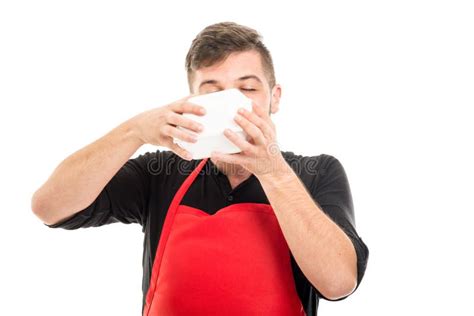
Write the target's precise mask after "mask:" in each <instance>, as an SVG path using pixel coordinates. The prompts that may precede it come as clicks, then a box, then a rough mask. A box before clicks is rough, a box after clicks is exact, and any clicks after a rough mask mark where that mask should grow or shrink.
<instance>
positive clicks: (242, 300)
mask: <svg viewBox="0 0 474 316" xmlns="http://www.w3.org/2000/svg"><path fill="white" fill-rule="evenodd" d="M207 160H208V158H206V159H203V160H202V161H201V162H200V163H199V164H198V166H197V167H196V168H195V169H194V170H193V172H192V173H191V174H190V175H189V176H188V177H187V178H186V180H185V181H184V182H183V184H182V185H181V187H180V188H179V190H178V192H177V193H176V195H175V196H174V198H173V200H172V202H171V204H170V207H169V210H168V213H167V215H166V219H165V222H164V225H163V231H162V234H161V237H160V241H159V243H158V248H157V251H156V255H155V260H154V262H153V267H152V273H151V279H150V285H149V288H148V292H147V295H146V302H145V307H144V310H143V315H144V316H158V315H159V316H167V315H173V316H174V315H229V316H232V315H239V316H241V315H246V316H250V315H272V316H283V315H298V316H301V315H306V314H305V312H304V309H303V306H302V304H301V301H300V299H299V297H298V294H297V292H296V287H295V281H294V278H293V272H292V269H291V261H290V260H291V259H290V250H289V248H288V245H287V243H286V240H285V238H284V236H283V233H282V231H281V228H280V225H279V224H278V220H277V218H276V216H275V214H274V212H273V209H272V207H271V206H270V205H269V204H263V203H236V204H232V205H229V206H226V207H224V208H222V209H220V210H219V211H217V213H215V214H214V215H209V214H207V213H206V212H204V211H202V210H200V209H197V208H193V207H190V206H187V205H182V204H180V203H181V200H182V199H183V196H184V194H185V193H186V191H187V190H188V188H189V187H190V185H191V183H192V182H193V181H194V179H195V178H196V176H197V175H198V173H199V172H200V171H201V169H202V168H203V166H204V165H205V164H206V161H207Z"/></svg>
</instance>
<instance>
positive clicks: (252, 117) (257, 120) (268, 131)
mask: <svg viewBox="0 0 474 316" xmlns="http://www.w3.org/2000/svg"><path fill="white" fill-rule="evenodd" d="M257 107H258V106H257ZM253 109H255V108H253ZM238 112H239V113H240V114H241V115H242V116H243V117H245V118H246V119H247V120H249V121H250V122H252V123H253V124H254V125H255V126H257V127H258V128H259V129H260V131H261V132H262V133H263V135H264V136H265V138H267V139H271V138H272V132H273V129H272V127H270V125H268V121H267V119H268V118H261V117H259V116H258V115H257V114H256V113H255V112H253V111H252V112H250V111H248V110H247V109H244V108H240V109H239V110H238Z"/></svg>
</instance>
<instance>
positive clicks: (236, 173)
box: [210, 158, 252, 188]
mask: <svg viewBox="0 0 474 316" xmlns="http://www.w3.org/2000/svg"><path fill="white" fill-rule="evenodd" d="M210 160H211V161H212V163H213V164H214V165H215V166H216V167H217V169H219V171H220V172H222V173H223V174H225V175H226V176H227V178H228V179H229V182H230V183H231V185H232V188H234V187H236V186H237V185H238V184H239V183H241V182H243V181H244V180H245V179H247V178H248V177H250V175H251V174H252V173H251V172H250V171H248V170H247V169H245V168H244V167H242V166H241V165H239V164H231V163H227V162H222V161H214V160H212V158H210Z"/></svg>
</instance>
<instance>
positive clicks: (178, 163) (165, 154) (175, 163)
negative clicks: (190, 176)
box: [130, 149, 200, 176]
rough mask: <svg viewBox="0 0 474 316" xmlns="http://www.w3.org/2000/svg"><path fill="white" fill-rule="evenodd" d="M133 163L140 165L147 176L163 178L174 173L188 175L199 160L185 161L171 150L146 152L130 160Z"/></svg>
mask: <svg viewBox="0 0 474 316" xmlns="http://www.w3.org/2000/svg"><path fill="white" fill-rule="evenodd" d="M130 161H133V162H134V163H136V164H138V165H140V167H141V168H142V170H145V171H146V172H147V174H148V175H149V176H165V175H172V174H175V173H177V172H178V173H183V174H186V173H189V172H190V171H192V170H193V169H194V168H195V167H196V166H197V164H198V163H199V162H200V160H191V161H188V160H185V159H183V158H181V157H179V156H178V155H176V154H175V153H174V152H173V151H171V150H161V149H157V150H156V151H152V152H150V151H148V152H146V153H142V154H140V155H139V156H138V157H136V158H133V159H130Z"/></svg>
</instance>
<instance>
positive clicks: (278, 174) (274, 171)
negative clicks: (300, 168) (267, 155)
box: [257, 156, 295, 185]
mask: <svg viewBox="0 0 474 316" xmlns="http://www.w3.org/2000/svg"><path fill="white" fill-rule="evenodd" d="M294 176H295V173H294V171H293V169H292V168H291V166H290V165H288V163H287V162H286V160H285V158H284V157H283V156H281V157H279V158H278V159H275V161H274V164H273V165H272V168H271V169H270V171H269V172H266V173H264V174H260V175H258V176H257V178H258V180H259V181H260V182H261V183H271V184H272V185H284V183H288V182H290V181H292V180H293V178H294Z"/></svg>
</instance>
